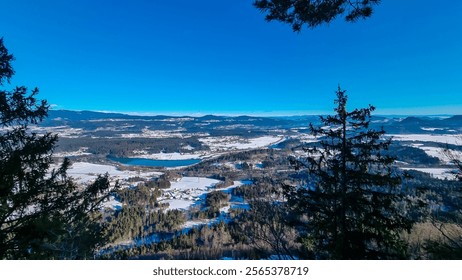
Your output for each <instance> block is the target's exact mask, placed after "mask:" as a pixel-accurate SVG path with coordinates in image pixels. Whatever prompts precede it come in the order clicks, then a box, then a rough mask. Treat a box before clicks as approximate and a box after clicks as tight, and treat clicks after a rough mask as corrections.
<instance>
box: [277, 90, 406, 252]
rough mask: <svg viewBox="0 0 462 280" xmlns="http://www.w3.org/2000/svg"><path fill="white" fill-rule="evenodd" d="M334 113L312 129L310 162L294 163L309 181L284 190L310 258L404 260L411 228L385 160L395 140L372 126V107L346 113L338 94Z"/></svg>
mask: <svg viewBox="0 0 462 280" xmlns="http://www.w3.org/2000/svg"><path fill="white" fill-rule="evenodd" d="M335 103H336V104H337V108H336V109H335V111H336V115H333V116H327V117H321V122H322V126H321V127H314V126H313V125H310V129H311V132H312V133H313V134H314V135H315V136H317V137H319V139H320V145H319V147H318V146H314V147H311V148H307V149H306V152H307V153H308V154H309V156H308V157H306V158H299V159H295V158H294V159H292V162H293V164H294V166H295V167H296V168H297V169H299V170H306V171H307V178H306V183H305V184H303V185H301V186H286V192H287V197H288V200H289V201H288V202H289V204H290V205H292V207H293V208H294V210H295V213H296V214H298V215H299V216H300V222H301V224H303V226H304V228H305V233H306V237H305V238H304V239H303V242H304V245H305V248H306V249H307V251H308V252H310V254H311V257H314V258H321V259H393V258H403V257H404V255H403V254H404V252H405V248H406V246H405V244H404V243H403V242H402V241H401V240H400V233H401V232H402V231H404V230H410V229H411V226H412V223H411V221H410V219H409V218H407V217H406V211H405V209H404V210H403V209H402V207H400V206H403V205H408V204H407V201H405V200H404V195H403V194H402V193H401V179H400V177H399V176H398V175H397V174H396V172H395V170H394V169H393V167H392V163H393V161H394V158H391V157H389V156H384V155H383V151H385V150H387V149H388V147H389V145H390V142H391V139H388V140H386V139H384V137H383V136H384V133H385V131H383V130H380V131H375V130H372V129H370V128H369V122H370V117H371V112H372V111H374V107H372V106H369V107H368V108H365V109H356V110H354V111H352V112H348V111H347V110H346V103H347V96H346V94H345V91H343V90H341V89H340V88H339V89H338V91H337V100H336V101H335Z"/></svg>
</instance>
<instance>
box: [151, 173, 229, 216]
mask: <svg viewBox="0 0 462 280" xmlns="http://www.w3.org/2000/svg"><path fill="white" fill-rule="evenodd" d="M219 182H220V181H219V180H215V179H209V178H203V177H183V178H181V179H180V180H178V181H176V182H172V183H171V186H170V188H168V189H166V190H164V193H163V194H162V198H161V200H159V202H162V203H169V207H168V209H169V210H172V209H188V208H189V207H191V205H193V204H194V203H195V202H196V201H197V200H199V197H200V196H202V195H204V194H206V193H208V192H210V190H211V189H212V188H213V187H214V186H215V185H216V184H217V183H219Z"/></svg>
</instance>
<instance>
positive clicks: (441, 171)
mask: <svg viewBox="0 0 462 280" xmlns="http://www.w3.org/2000/svg"><path fill="white" fill-rule="evenodd" d="M401 169H403V170H417V171H420V172H425V173H428V174H430V175H432V176H433V177H434V178H438V179H443V180H444V179H447V180H455V179H456V177H455V176H454V173H453V172H452V171H453V170H452V169H449V168H426V167H424V168H416V167H402V168H401Z"/></svg>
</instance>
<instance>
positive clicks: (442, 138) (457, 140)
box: [387, 134, 462, 145]
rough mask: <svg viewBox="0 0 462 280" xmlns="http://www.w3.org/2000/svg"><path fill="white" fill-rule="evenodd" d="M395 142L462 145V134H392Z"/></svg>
mask: <svg viewBox="0 0 462 280" xmlns="http://www.w3.org/2000/svg"><path fill="white" fill-rule="evenodd" d="M387 136H392V137H393V140H395V141H421V142H436V143H442V144H452V145H462V135H461V134H391V135H387Z"/></svg>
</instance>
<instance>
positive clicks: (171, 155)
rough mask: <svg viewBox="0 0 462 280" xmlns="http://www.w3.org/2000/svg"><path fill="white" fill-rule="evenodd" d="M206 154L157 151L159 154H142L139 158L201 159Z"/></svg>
mask: <svg viewBox="0 0 462 280" xmlns="http://www.w3.org/2000/svg"><path fill="white" fill-rule="evenodd" d="M204 155H205V154H195V153H191V154H189V153H187V154H184V153H157V154H142V155H139V156H138V157H139V158H146V159H158V160H185V159H200V158H201V157H203V156H204Z"/></svg>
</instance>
